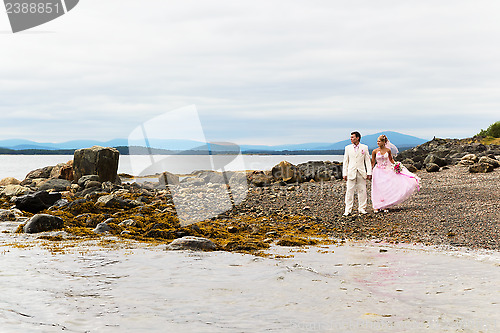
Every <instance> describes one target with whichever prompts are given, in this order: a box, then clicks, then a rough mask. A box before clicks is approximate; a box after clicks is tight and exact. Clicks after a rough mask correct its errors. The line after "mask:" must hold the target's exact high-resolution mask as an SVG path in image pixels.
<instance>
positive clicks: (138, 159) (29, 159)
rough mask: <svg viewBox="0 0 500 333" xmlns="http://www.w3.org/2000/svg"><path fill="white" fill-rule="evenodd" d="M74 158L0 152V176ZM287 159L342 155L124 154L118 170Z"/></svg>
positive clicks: (259, 165)
mask: <svg viewBox="0 0 500 333" xmlns="http://www.w3.org/2000/svg"><path fill="white" fill-rule="evenodd" d="M72 159H73V156H71V155H0V179H3V178H5V177H14V178H16V179H19V180H23V179H24V178H25V177H26V175H27V174H28V173H29V172H30V171H32V170H35V169H38V168H43V167H46V166H50V165H56V164H58V163H66V162H68V161H70V160H72ZM283 160H286V161H288V162H290V163H292V164H299V163H303V162H307V161H327V160H328V161H341V160H342V156H341V155H239V156H234V155H229V156H215V157H212V158H210V157H209V156H178V155H177V156H170V155H155V156H152V157H151V156H145V155H140V156H136V155H123V156H120V163H119V166H118V172H120V173H128V174H132V175H139V174H141V172H143V171H144V170H147V171H148V172H147V173H148V174H155V173H156V172H163V171H169V172H173V173H191V172H192V171H194V170H221V169H222V168H223V169H224V170H226V171H238V170H269V169H271V168H272V167H273V166H274V165H276V164H278V163H279V162H281V161H283Z"/></svg>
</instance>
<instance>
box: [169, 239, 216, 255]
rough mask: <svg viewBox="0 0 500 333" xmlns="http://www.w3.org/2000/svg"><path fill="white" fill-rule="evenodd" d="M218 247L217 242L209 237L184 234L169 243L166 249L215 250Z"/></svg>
mask: <svg viewBox="0 0 500 333" xmlns="http://www.w3.org/2000/svg"><path fill="white" fill-rule="evenodd" d="M216 248H217V246H216V245H215V243H214V242H212V241H211V240H209V239H207V238H203V237H194V236H184V237H182V238H177V239H175V240H174V241H173V242H172V243H170V244H168V245H167V247H166V250H193V251H213V250H215V249H216Z"/></svg>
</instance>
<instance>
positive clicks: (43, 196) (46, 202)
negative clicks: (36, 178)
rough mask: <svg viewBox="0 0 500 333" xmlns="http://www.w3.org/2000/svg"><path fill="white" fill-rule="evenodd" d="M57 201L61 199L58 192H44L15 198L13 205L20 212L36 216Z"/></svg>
mask: <svg viewBox="0 0 500 333" xmlns="http://www.w3.org/2000/svg"><path fill="white" fill-rule="evenodd" d="M59 199H61V193H59V192H53V193H48V192H46V191H39V192H36V193H33V194H26V195H22V196H20V197H17V198H16V199H15V200H14V204H15V205H16V208H18V209H20V210H24V211H26V212H30V213H33V214H36V213H38V212H40V211H42V210H44V209H47V208H49V207H50V206H52V205H53V204H54V203H56V201H58V200H59Z"/></svg>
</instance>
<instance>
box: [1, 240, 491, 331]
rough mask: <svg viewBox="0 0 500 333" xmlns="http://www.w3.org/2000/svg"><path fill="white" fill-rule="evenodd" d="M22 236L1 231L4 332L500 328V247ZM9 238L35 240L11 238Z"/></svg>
mask: <svg viewBox="0 0 500 333" xmlns="http://www.w3.org/2000/svg"><path fill="white" fill-rule="evenodd" d="M24 236H25V235H24ZM24 236H23V235H14V234H7V235H6V234H3V235H1V236H0V239H1V241H0V251H1V252H0V254H1V256H2V258H1V259H2V260H1V261H0V262H1V264H0V265H1V266H0V267H2V269H0V283H2V285H4V286H9V288H7V289H6V290H4V292H3V293H2V296H0V317H1V318H3V325H2V332H7V333H10V332H26V331H34V330H35V331H36V330H41V331H50V332H59V331H65V332H66V331H68V332H118V331H123V330H128V331H137V332H138V331H144V330H148V331H149V332H164V331H165V330H166V329H167V330H169V331H175V332H235V331H245V332H257V331H271V332H330V331H331V332H338V331H355V332H374V331H379V332H401V331H422V330H425V331H426V332H456V331H463V332H479V331H481V332H495V331H497V330H498V328H499V324H500V322H499V320H498V316H497V315H496V314H497V307H498V304H497V301H496V297H495V293H492V292H491V291H492V290H494V288H496V287H497V286H496V281H498V279H499V278H500V270H499V263H500V252H498V251H488V250H468V251H467V250H465V251H464V250H463V249H447V250H446V249H443V248H441V249H440V248H436V247H434V246H422V245H395V244H390V243H375V242H373V241H362V242H351V241H347V242H345V243H344V244H343V245H328V246H308V247H303V248H290V247H276V246H273V247H271V248H270V249H269V250H267V251H266V252H268V253H272V254H274V255H276V256H277V257H275V258H273V257H267V258H262V257H255V256H252V255H248V254H239V253H230V252H224V251H223V252H219V251H216V252H192V251H164V247H163V246H158V245H151V244H145V243H139V242H135V241H130V242H123V241H119V242H117V243H116V242H113V239H114V237H107V238H105V239H101V240H87V241H84V242H83V243H80V245H79V246H76V247H67V248H66V249H67V251H65V252H53V251H51V249H50V247H47V246H43V243H44V241H42V240H34V236H28V237H24ZM11 237H14V238H18V240H17V241H18V242H19V245H21V244H24V245H27V244H28V243H30V244H31V246H14V247H13V246H12V245H6V244H5V241H6V238H11ZM106 239H107V240H108V241H106ZM9 242H10V241H9ZM33 243H37V244H33ZM289 255H293V257H289ZM28 267H29V268H28Z"/></svg>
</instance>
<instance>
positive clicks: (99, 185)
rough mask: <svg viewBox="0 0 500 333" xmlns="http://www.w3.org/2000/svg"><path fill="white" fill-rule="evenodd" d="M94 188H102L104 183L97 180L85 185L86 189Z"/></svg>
mask: <svg viewBox="0 0 500 333" xmlns="http://www.w3.org/2000/svg"><path fill="white" fill-rule="evenodd" d="M92 187H101V188H102V183H101V182H100V181H97V180H89V181H88V182H86V183H85V188H86V189H87V188H92Z"/></svg>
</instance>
